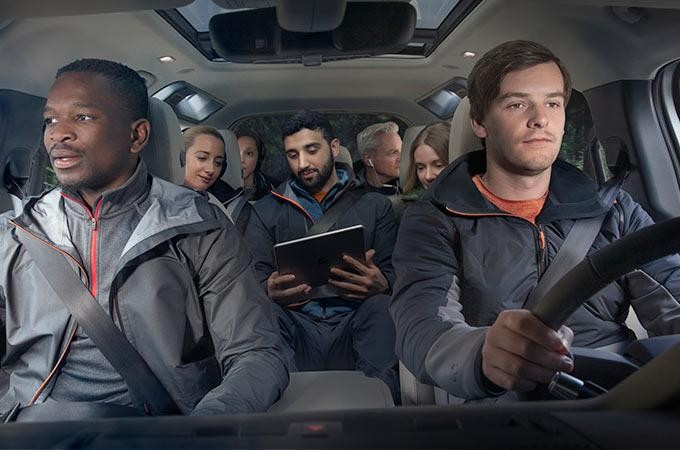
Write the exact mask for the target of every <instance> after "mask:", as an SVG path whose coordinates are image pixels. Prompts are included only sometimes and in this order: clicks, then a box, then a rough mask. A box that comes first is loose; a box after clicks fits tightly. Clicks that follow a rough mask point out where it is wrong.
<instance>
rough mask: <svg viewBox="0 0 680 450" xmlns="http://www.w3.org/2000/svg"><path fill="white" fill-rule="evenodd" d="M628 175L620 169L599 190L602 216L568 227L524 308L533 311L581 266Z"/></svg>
mask: <svg viewBox="0 0 680 450" xmlns="http://www.w3.org/2000/svg"><path fill="white" fill-rule="evenodd" d="M626 174H627V172H626V171H625V170H622V171H621V173H620V174H619V175H617V176H615V177H614V178H612V179H610V180H609V181H607V182H606V183H605V184H604V185H602V187H601V188H600V190H599V197H600V202H601V203H602V204H603V205H605V207H606V211H605V213H604V214H602V215H600V216H596V217H591V218H588V219H582V220H578V221H577V222H576V223H574V226H573V227H571V230H570V231H569V234H567V237H566V238H565V239H564V242H563V243H562V246H561V247H560V249H559V250H558V252H557V254H556V255H555V258H553V260H552V262H551V263H550V266H548V269H547V270H546V271H545V273H544V274H543V276H542V277H541V279H540V280H539V282H538V284H537V285H536V287H535V288H534V290H533V291H532V292H531V294H529V297H528V298H527V300H526V302H525V303H524V306H523V308H524V309H528V310H532V309H533V308H534V307H535V306H536V305H538V303H539V302H540V301H541V299H542V298H543V297H544V296H545V294H546V293H547V292H548V291H549V290H550V288H552V287H553V286H554V285H555V283H557V281H558V280H559V279H560V278H562V276H563V275H564V274H566V273H567V272H569V271H570V270H571V269H573V268H574V267H575V266H576V264H578V263H580V262H581V261H582V260H583V258H585V256H586V254H587V253H588V250H589V249H590V247H591V246H592V245H593V242H594V241H595V238H596V237H597V235H598V234H599V232H600V229H601V228H602V223H603V222H604V219H605V217H606V216H607V213H608V212H609V210H610V209H611V207H612V205H613V204H614V201H615V200H616V195H617V194H618V192H619V190H620V189H621V186H622V185H623V182H624V181H625V179H626Z"/></svg>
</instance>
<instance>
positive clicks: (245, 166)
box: [236, 130, 273, 201]
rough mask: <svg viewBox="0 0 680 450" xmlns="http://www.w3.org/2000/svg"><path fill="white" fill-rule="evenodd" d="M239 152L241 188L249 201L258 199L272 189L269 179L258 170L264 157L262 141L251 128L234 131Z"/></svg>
mask: <svg viewBox="0 0 680 450" xmlns="http://www.w3.org/2000/svg"><path fill="white" fill-rule="evenodd" d="M236 138H237V139H238V147H239V150H240V153H241V169H242V170H243V189H244V191H245V195H246V196H247V197H248V199H249V200H250V201H255V200H259V199H260V198H262V197H264V196H265V195H267V194H268V193H269V191H270V190H271V189H272V187H273V186H272V183H271V181H270V180H269V179H268V178H267V177H266V176H265V175H264V174H263V173H262V171H261V170H260V169H261V167H262V162H263V161H264V157H265V148H264V143H263V142H262V139H261V138H260V136H259V135H258V134H257V133H255V132H254V131H251V130H239V131H236Z"/></svg>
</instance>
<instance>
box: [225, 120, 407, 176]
mask: <svg viewBox="0 0 680 450" xmlns="http://www.w3.org/2000/svg"><path fill="white" fill-rule="evenodd" d="M324 114H325V115H326V117H327V118H328V120H329V121H330V123H331V125H332V126H333V130H334V131H335V134H337V136H338V139H339V140H340V145H342V146H344V147H346V148H347V150H349V152H350V154H351V155H352V160H353V161H356V160H358V159H359V158H360V156H359V154H358V152H357V148H356V146H357V143H356V136H357V134H358V133H359V132H360V131H361V130H363V129H364V128H365V127H367V126H368V125H371V124H374V123H377V122H387V121H392V122H395V123H396V124H397V125H399V134H401V135H403V132H404V130H405V129H406V128H408V124H407V123H406V122H404V120H403V119H401V118H399V117H395V116H393V115H391V114H364V113H361V114H358V113H349V112H347V113H336V112H333V113H324ZM288 116H289V114H276V115H267V116H253V117H248V118H245V119H242V120H240V121H238V122H237V123H235V124H233V125H232V126H230V127H229V128H231V129H232V130H235V129H238V128H243V129H249V130H253V131H255V132H257V133H259V134H260V137H261V138H262V141H263V142H264V145H265V148H266V152H267V155H266V158H265V160H264V162H263V164H262V171H263V172H264V173H265V174H266V175H267V176H268V177H271V178H272V179H274V180H279V181H281V180H284V179H286V178H287V177H288V175H289V171H288V170H289V169H288V163H287V162H286V156H285V154H284V153H283V144H282V142H281V125H282V124H283V122H284V121H285V120H286V118H288Z"/></svg>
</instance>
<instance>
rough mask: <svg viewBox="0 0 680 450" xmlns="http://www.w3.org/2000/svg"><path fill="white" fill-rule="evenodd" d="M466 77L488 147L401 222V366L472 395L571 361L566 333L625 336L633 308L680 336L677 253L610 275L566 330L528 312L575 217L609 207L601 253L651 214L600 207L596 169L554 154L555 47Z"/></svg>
mask: <svg viewBox="0 0 680 450" xmlns="http://www.w3.org/2000/svg"><path fill="white" fill-rule="evenodd" d="M468 87H469V97H470V104H471V111H470V116H471V126H472V128H473V130H474V133H475V134H476V135H477V136H478V137H479V138H481V139H484V141H485V150H483V151H480V152H474V153H470V154H467V155H466V156H464V157H461V158H459V159H458V160H457V161H455V162H453V163H452V164H451V165H450V166H449V167H448V168H447V169H446V170H445V171H444V172H442V173H441V174H440V176H439V178H438V179H437V180H436V181H435V182H434V183H433V184H432V186H431V187H430V189H429V190H428V192H427V193H426V194H425V196H424V198H423V199H422V200H421V201H419V202H418V203H416V204H414V205H413V206H412V207H410V208H409V209H407V211H406V214H405V217H404V218H403V221H402V222H401V228H400V230H399V237H398V240H397V241H398V242H397V245H396V248H395V252H394V259H393V261H394V265H395V269H396V271H397V282H396V285H395V288H394V294H393V300H392V305H391V313H392V316H393V318H394V320H395V324H396V329H397V354H398V355H399V357H400V358H401V360H402V361H403V362H404V364H405V365H406V366H407V367H408V368H409V369H410V370H411V371H412V372H413V373H414V374H415V375H416V376H417V377H418V378H419V379H420V380H422V381H424V382H426V383H429V384H434V385H436V386H438V387H439V388H441V389H443V390H444V391H446V392H447V393H449V394H451V395H452V396H454V397H457V398H458V399H461V398H462V399H465V400H472V399H480V398H485V397H493V396H498V395H501V394H503V393H505V392H506V391H507V390H510V391H528V390H531V389H533V388H535V387H536V386H537V384H539V383H548V382H550V380H551V378H552V377H553V375H554V374H555V372H556V371H567V372H569V371H571V370H572V369H573V362H572V360H571V359H570V357H569V356H568V352H569V346H570V344H571V342H572V338H573V343H574V344H575V345H578V346H581V347H603V346H607V345H610V344H615V343H618V342H621V341H629V340H630V339H631V338H632V336H631V334H632V333H631V331H630V330H629V329H628V328H627V327H626V326H625V323H624V321H625V318H626V316H627V314H628V309H629V307H630V306H632V307H633V308H634V310H635V312H636V313H637V315H638V317H639V318H640V320H641V322H642V324H643V325H644V327H645V328H646V329H647V331H648V332H649V334H650V335H662V334H672V333H680V305H679V303H678V298H680V270H679V268H680V257H678V256H677V255H674V256H669V257H665V258H662V259H659V260H657V261H655V262H652V263H650V264H648V265H646V266H644V267H643V268H642V269H641V270H637V271H634V272H632V273H629V274H628V275H626V276H625V277H623V278H622V279H620V280H619V281H617V282H615V283H612V284H610V285H609V286H607V287H606V288H604V289H603V290H602V291H600V292H599V293H598V294H596V295H595V296H594V297H592V298H591V299H590V300H589V301H588V302H587V303H586V305H585V306H582V307H581V308H580V309H579V310H578V311H577V312H576V313H575V314H574V315H573V316H572V317H571V318H570V319H569V320H568V321H567V323H566V325H567V326H563V327H562V328H561V329H560V330H559V332H555V331H553V330H551V329H550V328H548V327H547V326H545V325H544V324H543V323H542V322H541V321H540V320H539V319H538V318H537V317H535V316H534V315H533V314H531V313H530V312H529V311H527V310H524V309H521V308H522V307H523V305H524V303H525V301H526V300H527V298H528V296H529V295H530V293H531V292H532V290H533V289H534V287H535V286H536V285H537V283H538V280H539V279H540V278H541V276H542V275H543V273H544V272H545V270H546V268H547V267H548V265H549V264H550V262H551V261H552V260H553V258H554V257H555V254H556V252H557V251H558V250H559V249H560V246H561V245H562V243H563V242H564V240H565V237H566V235H567V233H568V232H569V231H570V229H571V228H572V226H573V224H574V223H575V222H578V221H580V220H583V219H587V218H591V217H597V216H602V215H606V216H605V220H604V222H603V225H602V228H601V230H600V232H599V235H598V236H597V237H596V239H595V241H594V243H593V244H592V246H591V248H590V252H594V251H596V250H598V249H600V248H602V247H604V246H606V245H607V244H609V243H610V242H612V241H615V240H616V239H618V238H620V237H622V236H624V235H626V234H628V233H631V232H633V231H636V230H639V229H641V228H643V227H646V226H648V225H650V224H652V219H651V218H650V217H649V215H647V213H646V212H645V211H643V209H642V208H641V207H640V206H639V205H638V204H636V203H635V202H634V201H633V200H632V198H631V197H630V195H628V194H627V193H626V192H624V191H619V192H618V196H617V199H616V203H615V204H614V205H613V206H611V207H609V206H607V207H605V206H604V205H603V204H602V203H601V202H600V201H599V198H598V190H597V186H596V185H595V184H594V183H593V182H592V181H591V180H590V178H589V177H588V176H586V175H585V174H584V173H583V172H581V171H580V170H579V169H577V168H576V167H574V166H571V165H569V164H567V163H566V162H564V161H561V160H559V159H556V158H557V155H558V152H559V149H560V144H561V141H562V135H563V133H564V124H565V106H566V104H567V102H568V101H569V96H570V93H571V81H570V77H569V74H568V72H567V70H566V69H565V67H564V66H563V65H562V63H561V62H560V60H559V59H558V58H557V57H556V56H555V55H553V54H552V53H551V52H550V50H548V49H547V48H545V47H543V46H541V45H540V44H536V43H533V42H527V41H513V42H507V43H505V44H501V45H500V46H498V47H496V48H494V49H492V50H490V51H489V52H488V53H486V54H485V55H484V56H483V57H482V58H481V59H480V60H479V61H478V62H477V64H476V65H475V66H474V68H473V69H472V72H471V74H470V77H469V79H468ZM438 394H442V391H438ZM445 399H446V400H448V401H454V400H453V398H451V397H448V398H447V396H446V395H443V396H440V397H438V400H439V401H443V400H445ZM456 401H458V400H456Z"/></svg>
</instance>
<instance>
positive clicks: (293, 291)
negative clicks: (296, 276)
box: [274, 284, 311, 298]
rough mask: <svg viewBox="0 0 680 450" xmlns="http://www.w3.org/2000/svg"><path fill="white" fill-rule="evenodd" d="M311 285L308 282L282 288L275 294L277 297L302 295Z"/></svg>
mask: <svg viewBox="0 0 680 450" xmlns="http://www.w3.org/2000/svg"><path fill="white" fill-rule="evenodd" d="M310 290H311V287H309V285H308V284H300V285H297V286H294V287H292V288H288V289H282V290H278V291H275V292H274V294H275V296H276V297H277V298H286V297H293V296H295V295H300V294H302V293H305V292H309V291H310Z"/></svg>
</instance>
